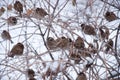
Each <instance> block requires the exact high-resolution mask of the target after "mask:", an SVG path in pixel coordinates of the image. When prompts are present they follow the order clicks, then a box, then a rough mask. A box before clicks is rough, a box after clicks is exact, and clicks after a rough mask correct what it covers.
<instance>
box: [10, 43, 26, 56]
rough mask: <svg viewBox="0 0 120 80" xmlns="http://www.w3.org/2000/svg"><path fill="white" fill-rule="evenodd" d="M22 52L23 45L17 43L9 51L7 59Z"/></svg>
mask: <svg viewBox="0 0 120 80" xmlns="http://www.w3.org/2000/svg"><path fill="white" fill-rule="evenodd" d="M23 50H24V45H23V44H22V43H17V44H16V45H14V46H13V48H12V49H11V51H10V54H9V55H8V56H9V57H14V56H15V55H22V54H23Z"/></svg>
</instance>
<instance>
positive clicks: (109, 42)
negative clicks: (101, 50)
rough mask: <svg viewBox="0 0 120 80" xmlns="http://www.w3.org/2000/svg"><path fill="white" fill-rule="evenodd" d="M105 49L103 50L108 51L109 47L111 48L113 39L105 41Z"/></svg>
mask: <svg viewBox="0 0 120 80" xmlns="http://www.w3.org/2000/svg"><path fill="white" fill-rule="evenodd" d="M105 46H106V49H105V51H106V52H108V51H109V50H110V49H112V48H113V40H112V39H109V41H108V42H107V43H106V45H105Z"/></svg>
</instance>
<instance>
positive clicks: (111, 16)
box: [104, 11, 118, 22]
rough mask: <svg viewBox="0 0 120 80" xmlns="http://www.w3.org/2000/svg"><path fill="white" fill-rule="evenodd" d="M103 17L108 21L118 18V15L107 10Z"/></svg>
mask: <svg viewBox="0 0 120 80" xmlns="http://www.w3.org/2000/svg"><path fill="white" fill-rule="evenodd" d="M104 17H105V19H106V20H107V21H109V22H110V21H114V20H116V19H118V17H117V16H116V15H115V14H114V13H113V12H109V11H107V12H106V13H105V15H104Z"/></svg>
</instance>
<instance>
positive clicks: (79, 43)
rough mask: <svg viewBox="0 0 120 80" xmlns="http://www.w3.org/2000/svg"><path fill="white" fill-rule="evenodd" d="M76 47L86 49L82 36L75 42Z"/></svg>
mask: <svg viewBox="0 0 120 80" xmlns="http://www.w3.org/2000/svg"><path fill="white" fill-rule="evenodd" d="M74 47H75V48H76V49H84V47H85V44H84V40H83V39H82V38H81V37H80V36H78V37H77V39H76V40H75V42H74Z"/></svg>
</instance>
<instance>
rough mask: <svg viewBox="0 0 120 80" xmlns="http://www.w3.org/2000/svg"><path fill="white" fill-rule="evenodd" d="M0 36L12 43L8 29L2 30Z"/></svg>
mask: <svg viewBox="0 0 120 80" xmlns="http://www.w3.org/2000/svg"><path fill="white" fill-rule="evenodd" d="M1 37H2V39H3V40H9V41H11V43H13V41H12V40H11V35H10V33H9V32H8V31H6V30H3V32H2V33H1Z"/></svg>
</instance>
